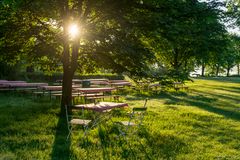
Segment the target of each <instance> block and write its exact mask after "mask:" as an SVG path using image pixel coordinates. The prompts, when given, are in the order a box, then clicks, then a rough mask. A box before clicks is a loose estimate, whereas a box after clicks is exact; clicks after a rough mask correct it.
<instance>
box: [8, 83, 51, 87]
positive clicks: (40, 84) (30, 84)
mask: <svg viewBox="0 0 240 160" xmlns="http://www.w3.org/2000/svg"><path fill="white" fill-rule="evenodd" d="M8 86H9V87H40V86H48V84H47V83H9V84H8Z"/></svg>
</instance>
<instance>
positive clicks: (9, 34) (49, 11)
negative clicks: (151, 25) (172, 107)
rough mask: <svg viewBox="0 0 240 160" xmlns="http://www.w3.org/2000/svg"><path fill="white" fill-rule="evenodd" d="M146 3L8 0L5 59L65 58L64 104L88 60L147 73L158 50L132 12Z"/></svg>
mask: <svg viewBox="0 0 240 160" xmlns="http://www.w3.org/2000/svg"><path fill="white" fill-rule="evenodd" d="M141 5H142V4H141V2H139V1H135V0H131V1H130V0H124V1H115V0H102V1H94V0H52V1H46V0H43V1H30V0H21V1H17V2H15V1H2V3H1V19H0V27H1V28H0V30H1V31H0V32H1V33H0V34H1V35H2V36H1V37H2V38H1V40H0V41H1V45H0V46H1V49H2V50H1V52H2V56H1V59H2V60H10V59H12V61H15V60H16V59H19V58H20V57H25V59H28V61H29V62H36V61H41V62H45V63H46V64H47V63H50V64H51V65H50V66H52V67H56V66H57V65H58V64H59V60H61V62H62V64H63V89H62V91H63V97H62V106H64V105H69V104H71V92H72V78H73V76H74V73H75V71H76V69H77V68H78V67H79V68H81V66H82V65H85V62H86V61H87V62H90V63H92V64H93V65H95V66H96V67H104V68H110V69H112V70H113V71H114V72H119V73H121V72H124V71H127V72H129V73H130V74H132V75H142V74H144V70H145V69H146V68H147V65H146V64H147V63H146V62H147V61H148V60H149V59H151V58H152V57H153V54H152V52H150V51H149V50H148V49H147V48H146V47H145V46H144V43H143V40H142V37H143V35H142V33H141V32H140V30H139V29H138V28H137V25H135V24H136V23H138V22H137V21H135V20H134V18H135V17H134V16H132V15H133V14H134V13H135V12H139V11H140V10H141V9H139V8H141ZM71 24H75V25H76V26H78V27H79V29H80V30H79V31H80V34H79V35H75V36H74V37H71V35H70V34H69V30H68V28H69V27H70V25H71ZM16 28H17V29H16ZM79 62H80V63H79Z"/></svg>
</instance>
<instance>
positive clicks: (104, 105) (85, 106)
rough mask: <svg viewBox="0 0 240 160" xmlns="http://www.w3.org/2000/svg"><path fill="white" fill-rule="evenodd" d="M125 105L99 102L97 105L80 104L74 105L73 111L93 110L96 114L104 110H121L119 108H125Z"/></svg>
mask: <svg viewBox="0 0 240 160" xmlns="http://www.w3.org/2000/svg"><path fill="white" fill-rule="evenodd" d="M127 106H128V104H127V103H115V102H99V103H97V104H94V103H91V104H80V105H74V106H73V109H86V110H93V111H96V112H104V111H106V110H110V109H113V108H121V107H127Z"/></svg>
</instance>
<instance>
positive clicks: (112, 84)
mask: <svg viewBox="0 0 240 160" xmlns="http://www.w3.org/2000/svg"><path fill="white" fill-rule="evenodd" d="M131 85H132V84H131V83H130V82H116V83H111V86H131Z"/></svg>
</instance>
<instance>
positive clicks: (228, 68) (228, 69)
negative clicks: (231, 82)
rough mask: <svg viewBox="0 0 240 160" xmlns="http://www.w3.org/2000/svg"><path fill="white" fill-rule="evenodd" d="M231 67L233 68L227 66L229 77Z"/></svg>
mask: <svg viewBox="0 0 240 160" xmlns="http://www.w3.org/2000/svg"><path fill="white" fill-rule="evenodd" d="M230 69H231V68H230V67H229V66H228V67H227V77H229V73H230Z"/></svg>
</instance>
